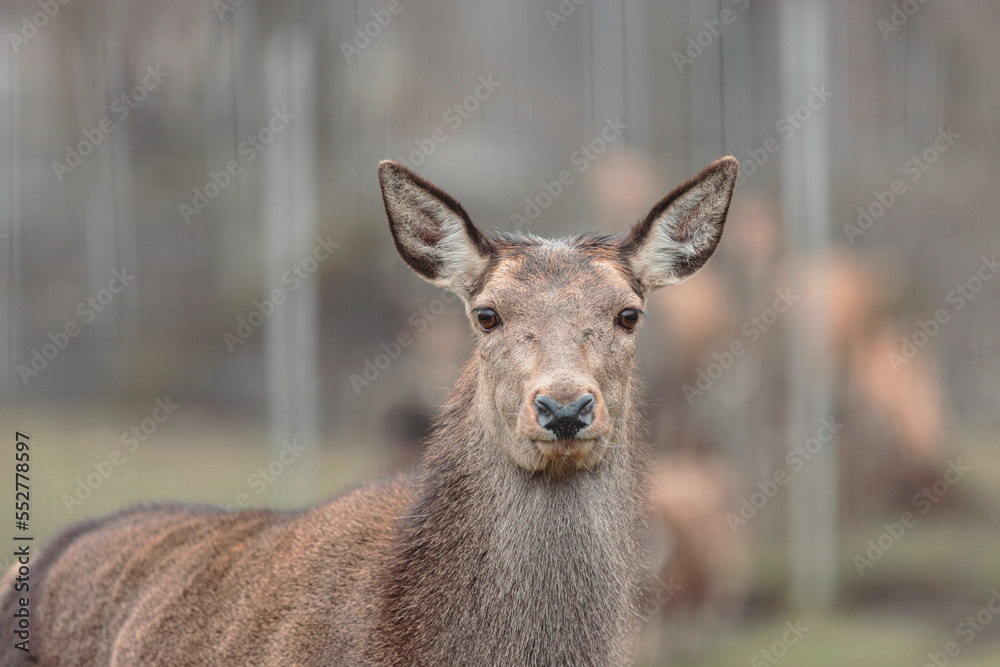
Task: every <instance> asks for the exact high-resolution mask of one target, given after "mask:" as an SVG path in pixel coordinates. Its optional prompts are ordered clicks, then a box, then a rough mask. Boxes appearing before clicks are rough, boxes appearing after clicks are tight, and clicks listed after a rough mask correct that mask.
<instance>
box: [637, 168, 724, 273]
mask: <svg viewBox="0 0 1000 667" xmlns="http://www.w3.org/2000/svg"><path fill="white" fill-rule="evenodd" d="M734 180H735V175H732V177H731V178H730V174H729V172H727V171H725V170H717V171H716V172H715V173H711V174H708V175H706V176H705V177H704V178H701V179H699V180H696V181H695V182H694V183H693V184H692V185H691V186H690V187H689V188H688V189H687V190H686V191H685V192H683V193H682V194H681V195H680V196H679V197H677V199H675V200H674V201H673V202H671V203H670V205H669V206H667V208H666V209H665V210H664V211H663V212H662V213H660V215H659V216H657V217H656V218H655V219H654V220H653V222H652V226H651V229H650V231H649V234H648V236H647V237H646V239H645V240H644V241H643V242H642V243H641V244H640V245H639V247H637V248H636V251H635V254H634V255H633V257H632V270H633V271H634V272H635V275H636V278H637V279H638V280H639V282H640V283H641V284H643V285H645V286H646V287H647V289H649V290H654V289H658V288H660V287H666V286H667V285H674V284H676V283H679V282H681V281H683V280H685V279H687V278H689V277H690V276H691V275H693V274H694V272H695V271H696V270H697V269H698V268H699V267H701V265H702V264H704V263H705V262H706V261H707V260H708V258H709V257H710V256H711V255H712V253H713V252H714V251H715V247H716V245H717V244H718V242H719V237H720V236H721V235H722V226H723V224H724V222H725V217H726V212H727V210H728V208H729V201H730V199H731V198H732V191H733V188H732V186H733V181H734Z"/></svg>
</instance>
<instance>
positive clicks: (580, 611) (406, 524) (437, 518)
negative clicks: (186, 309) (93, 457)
mask: <svg viewBox="0 0 1000 667" xmlns="http://www.w3.org/2000/svg"><path fill="white" fill-rule="evenodd" d="M737 171H738V165H737V162H736V160H735V159H734V158H732V157H727V158H723V159H720V160H718V161H716V162H715V163H713V164H712V165H711V166H709V167H708V168H707V169H705V170H704V171H703V172H702V173H701V174H699V175H698V176H696V177H695V178H693V179H692V180H690V181H688V182H687V183H685V184H684V185H681V186H680V187H678V188H677V189H676V190H674V191H673V192H672V193H670V194H669V195H668V196H667V197H666V198H665V199H663V200H662V201H661V202H660V203H658V204H657V205H656V206H655V207H654V208H653V209H652V211H650V213H649V214H648V215H647V216H646V217H645V219H643V220H642V221H640V222H639V223H638V224H636V225H635V227H634V228H633V229H632V230H631V232H630V233H629V234H628V235H627V236H625V237H624V238H620V239H619V238H613V237H593V236H580V237H575V238H570V239H562V240H555V241H549V240H544V239H541V238H537V237H535V236H520V235H510V234H495V235H486V234H483V233H482V232H480V231H479V229H477V228H476V227H475V226H474V225H473V224H472V221H471V220H470V219H469V216H468V215H467V214H466V212H465V210H464V209H463V208H462V207H461V206H460V205H459V204H458V202H456V201H455V200H454V199H452V198H451V197H449V196H448V195H447V194H445V193H444V192H442V191H441V190H439V189H438V188H436V187H434V186H433V185H431V184H430V183H428V182H426V181H424V180H422V179H421V178H419V177H417V176H416V175H414V174H413V173H411V172H410V171H408V170H407V169H405V168H403V167H402V166H400V165H398V164H396V163H394V162H388V161H387V162H382V163H381V164H380V165H379V169H378V175H379V181H380V182H381V185H382V195H383V198H384V201H385V210H386V213H387V214H388V218H389V226H390V228H391V230H392V236H393V240H394V241H395V244H396V249H397V250H398V251H399V254H400V255H401V256H402V258H403V260H404V261H405V262H406V263H407V264H408V265H409V266H410V267H411V268H412V269H414V270H415V271H416V272H417V273H419V274H420V275H421V276H423V277H424V278H425V279H427V280H429V281H430V282H431V283H433V284H435V285H437V286H439V287H443V288H445V289H449V290H452V291H453V292H455V293H457V294H458V295H459V296H461V297H462V299H463V300H464V302H465V307H466V310H467V312H468V317H469V321H470V324H471V326H472V329H473V330H474V331H475V335H476V338H477V339H476V343H475V349H474V351H473V354H472V358H471V359H470V360H469V362H468V363H467V364H466V365H465V368H464V371H463V373H462V376H461V378H460V379H459V380H458V383H457V384H456V386H455V388H454V389H453V391H452V392H451V394H450V397H449V399H448V401H447V404H446V406H445V407H444V408H443V411H442V413H441V415H440V416H439V417H438V418H437V421H436V425H435V429H434V432H433V435H432V437H431V440H430V444H429V445H428V447H427V452H426V455H425V456H424V458H423V461H422V463H421V465H420V467H419V469H418V470H417V471H415V472H412V473H409V474H404V475H400V476H398V477H395V478H393V479H388V480H385V481H381V482H376V483H373V484H369V485H367V486H364V487H362V488H360V489H357V490H355V491H352V492H350V493H347V494H346V495H342V496H339V497H336V498H334V499H332V500H330V501H328V502H326V503H325V504H323V505H320V506H318V507H314V508H311V509H307V510H303V511H297V512H271V511H246V512H237V513H232V512H226V511H222V510H219V509H215V508H206V507H187V506H161V507H141V508H135V509H131V510H127V511H125V512H122V513H120V514H117V515H115V516H111V517H107V518H103V519H98V520H95V521H92V522H90V523H87V524H82V525H78V526H75V527H71V528H70V529H69V530H68V531H66V532H64V533H63V534H62V535H60V536H59V537H57V538H56V539H55V540H54V541H53V542H52V543H51V544H50V545H49V546H48V548H47V550H45V551H44V552H43V554H42V556H41V558H40V560H39V561H37V562H36V563H35V567H34V569H32V586H31V592H30V595H31V613H32V625H31V654H30V657H29V655H27V654H24V653H23V652H21V651H17V650H13V649H12V648H11V647H12V644H13V642H12V641H11V637H12V636H13V634H12V614H13V611H14V609H15V608H16V604H17V601H16V596H15V594H14V593H13V589H12V586H11V585H10V584H12V575H8V578H7V579H6V580H5V582H4V587H3V589H2V591H3V592H2V595H3V597H2V599H0V613H2V617H0V627H2V630H3V633H2V634H3V642H4V644H3V649H2V650H3V652H4V655H3V658H2V660H0V664H2V665H24V664H41V665H74V666H76V667H79V666H82V665H115V666H128V667H134V666H136V665H144V666H149V665H169V666H171V667H175V666H178V665H225V666H227V667H231V666H234V665H335V666H338V667H340V666H343V665H358V666H361V665H364V666H366V667H367V666H371V665H399V666H402V665H407V666H412V665H426V666H435V667H438V666H440V665H472V666H474V667H485V666H487V665H502V666H503V667H511V666H513V665H564V666H572V667H583V666H586V665H594V666H598V665H599V666H607V665H624V664H627V663H628V661H629V654H630V643H631V638H632V635H633V634H634V633H635V631H636V630H637V629H638V625H639V619H640V617H639V614H638V612H639V605H640V603H641V584H642V582H643V580H644V577H645V569H644V568H645V559H644V550H643V543H644V527H645V514H646V509H647V504H648V500H647V495H646V487H645V481H644V480H645V476H646V473H647V461H646V458H645V455H644V453H643V446H642V444H641V437H642V433H641V427H640V417H639V413H638V408H637V390H636V387H635V382H634V381H633V357H634V355H635V351H636V344H637V343H636V341H637V337H636V335H637V332H636V328H637V325H638V324H639V321H640V319H641V318H642V309H643V307H644V306H645V304H646V298H647V296H648V295H649V293H650V292H652V291H653V290H656V289H658V288H660V287H664V286H666V285H671V284H673V283H677V282H680V281H681V280H684V279H685V278H687V277H688V276H690V275H691V274H693V273H694V272H695V271H696V270H697V269H698V268H699V267H700V266H701V265H702V264H704V263H705V261H706V260H708V258H709V257H710V256H711V255H712V253H713V252H714V250H715V248H716V245H717V244H718V242H719V238H720V236H721V234H722V229H723V224H724V222H725V218H726V213H727V211H728V208H729V202H730V199H731V197H732V193H733V187H734V184H735V180H736V175H737ZM18 595H20V594H18Z"/></svg>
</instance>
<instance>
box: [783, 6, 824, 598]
mask: <svg viewBox="0 0 1000 667" xmlns="http://www.w3.org/2000/svg"><path fill="white" fill-rule="evenodd" d="M826 30H827V22H826V15H825V8H824V5H823V3H822V1H821V0H785V2H784V3H783V6H782V13H781V47H782V48H781V50H782V56H781V63H782V93H783V94H782V100H783V102H782V103H783V106H782V108H783V110H785V112H786V113H787V112H790V113H793V114H794V113H795V112H796V110H797V109H799V107H800V106H801V105H803V104H804V103H805V101H806V100H807V98H808V97H809V95H810V87H811V86H816V87H819V86H821V85H822V84H823V83H824V82H826V80H827V75H828V72H827V57H826V48H827V44H826ZM807 108H808V107H807ZM828 111H829V110H828V109H819V110H813V113H812V114H811V116H809V117H808V119H806V120H803V121H802V122H800V123H799V127H798V128H797V129H796V131H795V134H794V135H793V136H791V137H789V138H788V139H787V141H786V143H785V145H784V146H783V148H782V152H781V159H782V172H783V173H782V175H783V188H782V190H783V191H782V200H783V204H784V211H785V221H786V227H787V234H788V240H789V247H790V248H792V252H793V253H794V257H793V259H794V260H795V261H794V262H793V264H794V265H795V266H796V267H798V268H797V269H796V272H797V273H796V275H795V276H794V277H793V280H794V281H795V284H794V285H791V286H790V287H792V288H793V291H794V290H795V289H805V288H806V279H807V275H810V274H811V275H812V276H816V273H817V272H816V271H815V267H816V262H817V261H822V259H823V258H824V257H825V256H826V253H827V251H828V245H829V239H828V230H829V228H830V213H829V210H830V207H829V191H828V173H827V165H828V145H827V123H826V116H827V115H828ZM806 115H807V114H805V113H803V114H802V116H803V117H804V116H806ZM823 282H824V280H823V278H822V277H821V278H820V279H819V280H818V281H815V280H814V281H811V282H810V283H809V284H810V286H811V288H812V289H810V292H809V295H808V298H804V299H803V303H802V304H800V305H799V306H797V307H796V308H794V309H792V320H791V326H792V334H791V336H792V340H791V345H790V346H789V354H790V358H789V370H790V386H789V403H788V436H789V442H788V445H789V448H795V447H797V446H798V447H802V446H803V445H804V444H805V443H807V442H808V441H809V439H810V438H814V437H816V436H817V432H818V431H819V429H820V426H821V419H823V418H827V419H830V418H832V417H833V414H832V410H833V391H832V377H831V371H830V364H829V361H830V355H829V352H828V348H827V343H828V308H827V296H826V288H825V285H824V284H823ZM780 287H784V286H783V285H782V286H780ZM809 451H810V453H812V450H809ZM790 478H791V493H790V502H791V511H790V512H789V517H790V521H791V524H790V527H789V528H790V530H789V534H790V548H791V561H792V598H793V600H794V602H795V603H796V605H797V606H799V607H800V608H823V607H828V606H829V605H831V604H832V602H833V600H834V596H835V594H836V583H837V582H836V549H837V503H838V490H837V479H838V471H837V451H836V447H835V441H831V442H826V443H823V444H822V446H821V447H820V448H819V451H818V452H817V453H816V454H815V455H813V457H812V458H811V459H810V460H809V461H808V463H807V464H806V465H805V467H804V468H803V469H802V470H800V471H797V472H795V473H793V474H791V476H790Z"/></svg>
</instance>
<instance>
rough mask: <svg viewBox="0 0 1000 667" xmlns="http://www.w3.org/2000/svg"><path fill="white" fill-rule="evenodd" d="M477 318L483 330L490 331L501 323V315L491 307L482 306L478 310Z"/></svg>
mask: <svg viewBox="0 0 1000 667" xmlns="http://www.w3.org/2000/svg"><path fill="white" fill-rule="evenodd" d="M476 319H477V320H478V321H479V328H480V329H482V330H483V331H489V330H490V329H493V328H494V327H496V325H498V324H500V316H499V315H497V314H496V311H495V310H492V309H490V308H480V309H479V310H478V311H477V312H476Z"/></svg>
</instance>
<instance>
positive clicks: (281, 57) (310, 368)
mask: <svg viewBox="0 0 1000 667" xmlns="http://www.w3.org/2000/svg"><path fill="white" fill-rule="evenodd" d="M315 53H316V51H315V49H314V48H313V35H312V33H311V32H307V31H303V30H296V29H294V28H287V29H283V30H281V31H279V32H278V33H276V34H275V35H274V36H273V37H271V38H270V40H269V42H268V44H267V49H266V52H265V56H264V61H265V81H266V92H265V99H266V101H267V106H266V110H267V111H266V114H265V115H264V118H266V119H267V123H265V124H268V125H269V123H270V122H271V119H274V118H276V114H275V112H274V111H273V110H274V109H278V110H279V111H283V110H285V109H287V111H288V113H289V114H292V115H294V118H292V119H291V120H290V121H289V122H288V124H287V126H286V127H284V128H283V129H282V130H281V131H280V134H279V133H278V132H275V137H274V140H273V142H272V143H271V144H270V145H269V146H268V147H267V148H266V149H265V152H264V155H263V157H264V159H265V161H266V162H265V163H266V168H265V174H266V175H265V183H264V240H265V246H264V254H265V265H266V267H267V270H266V274H265V275H266V277H265V285H266V289H267V290H268V292H270V291H271V290H275V289H280V290H281V291H282V292H283V293H284V296H285V302H284V303H283V304H280V305H277V306H276V308H275V313H274V315H272V316H271V317H270V318H268V320H267V323H266V325H265V331H264V334H265V335H264V357H265V368H266V378H267V399H268V412H269V418H270V425H271V429H270V431H271V434H270V435H271V446H272V453H273V455H274V457H275V458H278V457H279V456H280V455H281V454H282V450H283V449H284V448H285V444H284V443H285V442H286V441H288V442H289V443H291V441H292V440H295V441H296V444H297V445H298V446H299V447H304V448H305V454H301V455H298V456H297V457H295V458H294V461H293V462H292V463H290V464H288V465H283V467H282V473H281V476H280V478H277V479H276V480H275V493H274V497H275V498H279V499H283V500H294V501H295V502H303V501H304V500H306V496H308V495H309V493H310V491H311V490H312V489H314V488H315V487H314V484H313V482H314V480H313V479H312V475H311V471H312V470H313V468H314V466H313V465H310V459H312V458H313V457H314V456H315V454H316V451H317V446H318V440H319V371H318V367H319V361H318V353H317V350H318V343H317V340H318V327H319V316H318V312H319V289H318V287H319V273H320V270H319V268H318V267H313V265H312V261H313V260H314V259H315V258H314V257H313V254H312V253H313V248H314V246H315V244H316V238H317V236H318V232H317V229H316V149H315V144H316V136H315V118H314V116H315V112H314V110H315V107H316V100H315V90H316V88H315V81H316V79H315V76H314V71H315V62H314V60H315ZM282 122H283V121H276V126H279V125H281V123H282ZM262 127H263V125H262ZM307 258H308V259H307ZM295 266H299V267H300V268H301V269H302V270H303V271H305V270H308V269H310V268H312V269H313V273H304V274H303V275H305V276H306V277H305V278H301V277H297V279H298V282H296V281H295V280H291V279H289V280H287V281H286V280H283V278H282V277H283V276H286V275H287V274H286V272H288V271H291V270H293V267H295ZM293 275H294V274H293ZM288 459H289V454H286V455H285V457H284V460H288ZM279 460H281V459H279Z"/></svg>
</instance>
